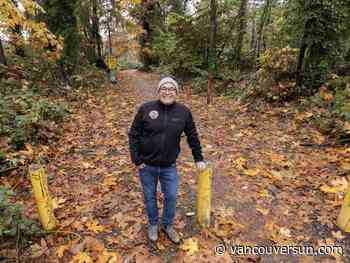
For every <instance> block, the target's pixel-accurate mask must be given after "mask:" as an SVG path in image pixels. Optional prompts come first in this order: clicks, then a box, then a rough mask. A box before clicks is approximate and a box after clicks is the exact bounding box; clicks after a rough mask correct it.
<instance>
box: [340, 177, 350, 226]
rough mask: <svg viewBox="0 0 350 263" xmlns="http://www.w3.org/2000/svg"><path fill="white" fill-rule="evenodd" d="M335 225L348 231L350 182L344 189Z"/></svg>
mask: <svg viewBox="0 0 350 263" xmlns="http://www.w3.org/2000/svg"><path fill="white" fill-rule="evenodd" d="M337 226H338V227H340V228H341V229H343V230H344V231H345V232H350V184H349V186H348V189H347V190H346V194H345V198H344V202H343V205H342V207H341V209H340V213H339V215H338V219H337Z"/></svg>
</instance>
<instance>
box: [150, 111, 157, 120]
mask: <svg viewBox="0 0 350 263" xmlns="http://www.w3.org/2000/svg"><path fill="white" fill-rule="evenodd" d="M148 115H149V117H150V118H151V119H152V120H155V119H157V118H158V116H159V113H158V111H156V110H152V111H150V112H149V114H148Z"/></svg>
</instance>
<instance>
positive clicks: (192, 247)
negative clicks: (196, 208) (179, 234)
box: [180, 238, 199, 255]
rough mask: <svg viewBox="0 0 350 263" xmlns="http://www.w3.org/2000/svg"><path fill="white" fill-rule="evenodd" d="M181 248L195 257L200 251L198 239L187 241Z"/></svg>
mask: <svg viewBox="0 0 350 263" xmlns="http://www.w3.org/2000/svg"><path fill="white" fill-rule="evenodd" d="M180 248H181V249H182V250H185V251H187V255H193V254H194V253H196V252H197V251H198V250H199V249H198V240H197V238H188V239H186V240H185V241H184V243H183V244H182V246H181V247H180Z"/></svg>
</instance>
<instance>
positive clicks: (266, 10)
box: [256, 0, 272, 57]
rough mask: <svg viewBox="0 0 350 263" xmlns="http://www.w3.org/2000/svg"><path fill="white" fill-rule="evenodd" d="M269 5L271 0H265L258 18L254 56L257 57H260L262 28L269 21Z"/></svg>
mask: <svg viewBox="0 0 350 263" xmlns="http://www.w3.org/2000/svg"><path fill="white" fill-rule="evenodd" d="M271 4H272V0H265V4H264V9H263V12H262V14H261V17H260V22H259V27H258V38H257V45H256V48H257V51H256V55H257V57H260V52H261V45H262V40H263V34H264V27H265V25H266V23H267V21H268V20H269V17H270V14H271Z"/></svg>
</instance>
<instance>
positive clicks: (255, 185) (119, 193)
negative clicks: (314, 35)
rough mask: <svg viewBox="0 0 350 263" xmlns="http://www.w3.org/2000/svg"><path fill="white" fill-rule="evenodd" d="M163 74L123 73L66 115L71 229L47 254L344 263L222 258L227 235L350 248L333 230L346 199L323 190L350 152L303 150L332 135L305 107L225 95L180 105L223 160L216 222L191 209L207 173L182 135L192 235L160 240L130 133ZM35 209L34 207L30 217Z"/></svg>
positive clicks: (187, 230)
mask: <svg viewBox="0 0 350 263" xmlns="http://www.w3.org/2000/svg"><path fill="white" fill-rule="evenodd" d="M158 81H159V76H158V75H156V74H146V73H141V72H138V71H135V70H129V71H124V72H122V73H121V75H120V83H119V85H118V87H116V86H108V87H106V89H101V90H99V91H98V92H97V93H96V94H94V95H91V96H89V97H88V98H87V100H86V103H85V104H84V105H82V107H80V108H77V109H76V110H75V112H74V114H73V116H72V118H71V120H70V121H69V122H67V123H65V125H64V127H63V128H64V130H65V133H64V135H63V136H62V138H61V139H60V141H59V143H58V144H57V146H56V147H57V151H56V154H55V158H54V159H53V160H51V162H50V166H49V167H48V170H49V175H50V178H51V184H50V190H51V192H52V195H53V196H54V197H55V200H56V203H57V206H58V207H57V209H56V210H55V213H56V215H57V218H58V220H59V222H60V225H61V227H60V231H62V232H61V233H57V234H52V235H49V236H48V237H46V239H45V241H44V242H45V244H46V246H47V247H48V251H49V253H48V258H43V260H44V261H45V260H46V261H45V262H47V260H48V259H49V261H50V262H69V261H70V260H72V259H73V260H77V262H88V261H79V260H80V259H82V258H84V257H85V258H90V259H91V260H93V261H92V262H247V261H249V262H335V260H339V261H342V260H344V262H345V259H346V258H345V259H344V258H343V259H342V258H341V257H339V256H337V255H336V254H334V255H333V256H328V257H312V256H305V255H304V256H291V255H281V254H279V255H264V256H258V255H247V256H244V257H237V256H234V255H232V253H230V251H227V252H226V253H225V254H224V255H222V256H219V255H216V254H215V251H214V248H215V246H217V245H219V244H222V243H223V242H225V243H226V244H227V245H229V244H236V245H241V246H244V245H246V246H253V245H265V246H268V245H275V246H282V245H301V244H303V245H312V246H313V247H314V248H319V247H320V246H322V245H342V246H343V247H344V253H347V254H348V253H349V247H350V246H349V244H350V242H349V237H345V236H343V235H342V234H341V232H340V231H339V229H337V227H336V226H335V221H336V217H337V215H338V213H339V208H340V204H341V202H340V201H339V200H338V199H337V198H335V194H333V193H327V192H326V191H321V190H320V188H321V186H323V185H328V186H332V184H333V186H334V184H338V185H341V184H342V183H344V181H343V179H344V178H343V177H340V176H339V175H341V174H342V173H343V170H342V167H343V166H344V165H347V164H348V163H345V162H347V161H346V156H348V154H349V149H345V148H337V149H334V148H312V147H302V146H300V143H302V142H305V141H313V142H316V143H320V142H322V140H324V138H323V136H322V135H321V134H320V133H318V132H317V131H316V130H314V129H312V128H311V127H309V126H308V125H307V124H306V123H305V122H304V121H303V119H304V118H305V116H307V113H303V112H299V111H297V109H295V108H292V107H288V106H284V107H274V108H272V107H271V108H270V107H269V106H268V105H260V106H259V107H257V106H256V105H255V106H254V105H251V104H246V105H242V104H240V103H239V102H237V101H234V100H229V99H225V98H223V97H217V98H215V99H214V103H213V104H212V105H210V106H207V105H206V98H205V97H201V96H198V95H194V94H189V93H188V92H183V93H182V94H181V95H180V97H179V101H180V102H182V103H184V104H185V105H187V106H188V107H190V108H191V110H192V112H193V115H194V118H195V122H196V125H197V129H198V132H199V134H200V138H201V143H202V147H203V152H204V156H205V159H206V160H208V161H210V162H211V164H212V165H213V168H214V177H213V189H212V191H213V205H212V206H213V207H212V227H211V228H210V230H209V231H201V230H200V229H199V228H198V227H197V225H196V224H195V216H186V213H188V212H194V211H195V193H196V175H197V172H196V171H195V166H194V163H193V159H192V156H191V152H190V149H189V148H188V146H187V143H186V140H185V139H183V140H182V147H181V148H182V152H181V154H180V158H179V159H178V172H179V174H180V188H179V195H178V205H177V215H176V219H175V227H176V228H177V229H178V230H179V231H180V232H181V234H182V239H183V241H184V243H183V244H182V245H180V246H176V245H173V244H172V243H170V242H169V241H168V240H167V239H166V238H165V236H164V235H163V234H162V235H161V236H160V240H159V242H158V243H157V244H155V245H150V244H149V242H148V241H147V238H146V228H145V227H146V222H147V221H146V216H145V213H144V205H143V195H142V191H141V187H140V183H139V178H138V175H137V173H136V170H135V169H134V168H133V166H132V164H131V162H130V157H129V149H128V138H127V131H128V129H129V127H130V125H131V121H132V119H133V117H134V114H135V113H136V109H137V108H138V106H139V105H140V104H141V103H143V102H144V101H147V100H150V99H153V98H155V95H156V94H155V87H156V85H157V83H158ZM344 160H345V161H344ZM323 189H324V188H323ZM160 207H161V204H160ZM34 210H35V204H34V203H31V205H30V206H29V207H27V214H31V213H29V212H30V211H34ZM33 214H35V213H34V212H33ZM71 232H74V233H75V234H69V233H71ZM64 233H66V234H64ZM345 249H348V250H347V251H345ZM347 259H349V258H348V256H347ZM99 260H100V261H99ZM108 260H109V261H108ZM113 260H114V261H113ZM44 261H43V262H44Z"/></svg>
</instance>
